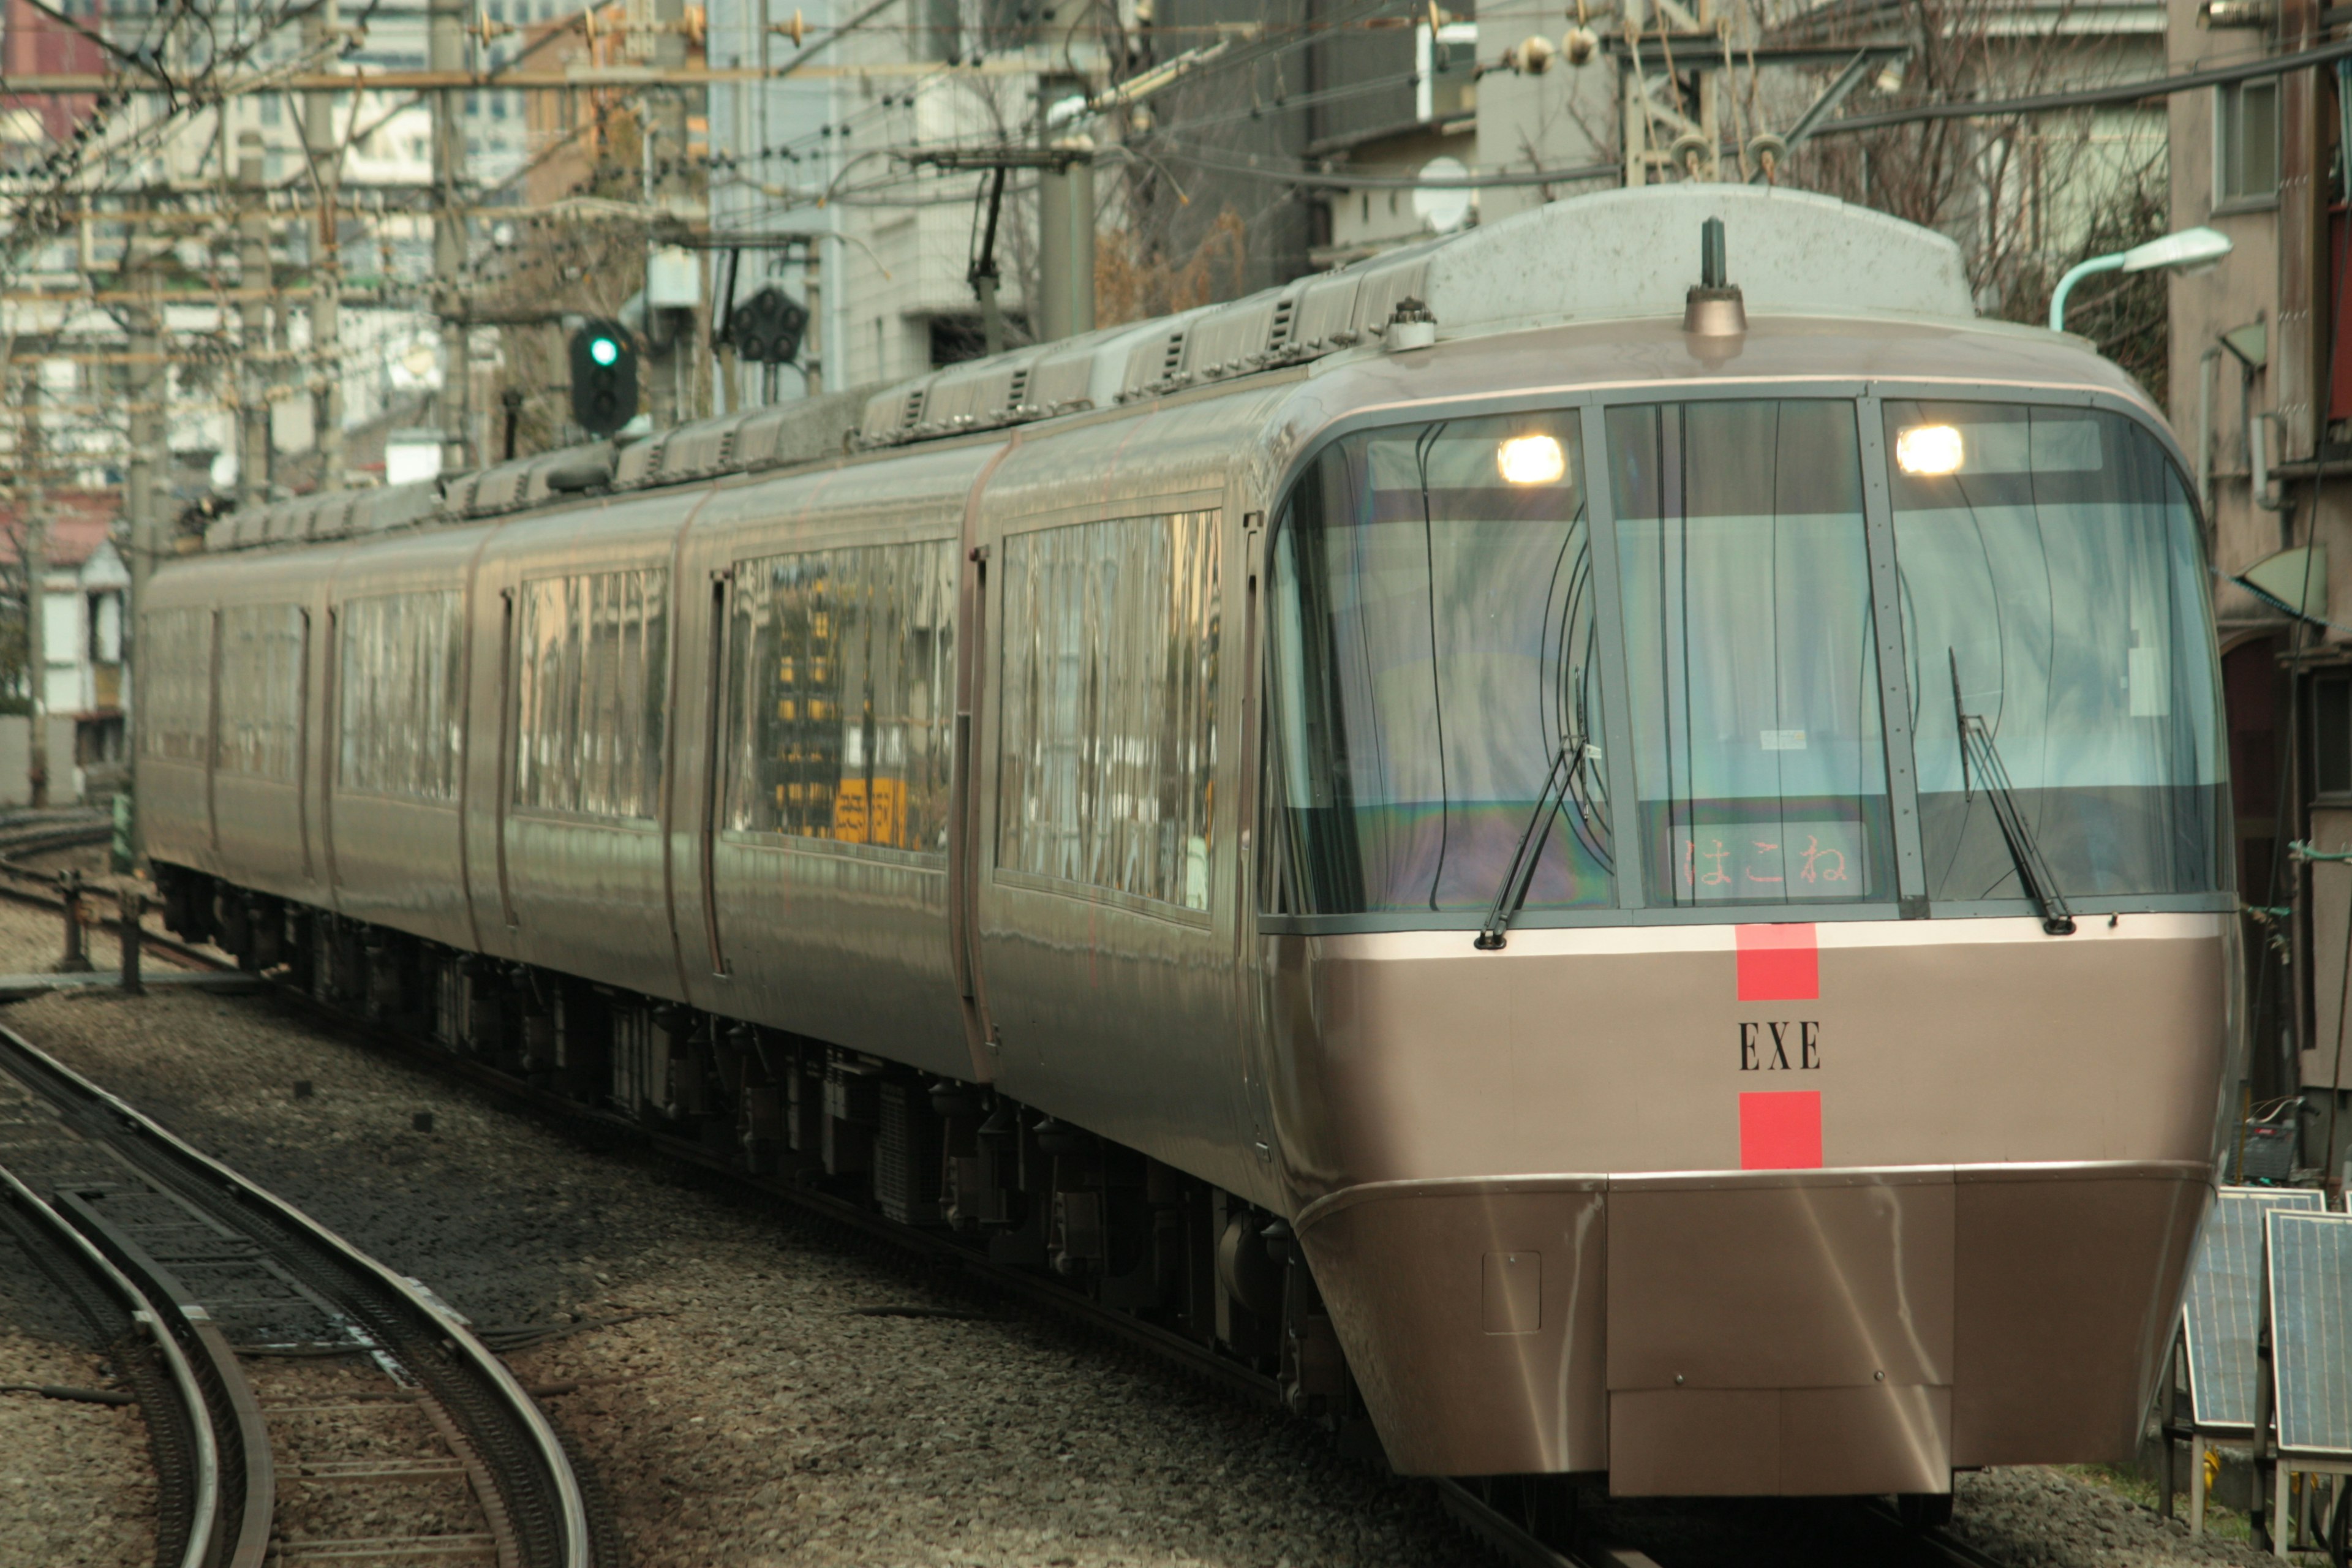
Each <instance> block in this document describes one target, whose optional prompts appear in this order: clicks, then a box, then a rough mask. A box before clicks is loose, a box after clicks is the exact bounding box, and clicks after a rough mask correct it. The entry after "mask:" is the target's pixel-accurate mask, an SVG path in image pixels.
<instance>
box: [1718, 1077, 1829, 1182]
mask: <svg viewBox="0 0 2352 1568" xmlns="http://www.w3.org/2000/svg"><path fill="white" fill-rule="evenodd" d="M1739 1168H1740V1169H1741V1170H1743V1171H1818V1170H1820V1169H1821V1168H1822V1096H1821V1091H1820V1090H1819V1089H1790V1090H1785V1091H1782V1092H1780V1093H1773V1094H1743V1095H1741V1096H1740V1097H1739Z"/></svg>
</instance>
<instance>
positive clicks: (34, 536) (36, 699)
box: [0, 363, 49, 806]
mask: <svg viewBox="0 0 2352 1568" xmlns="http://www.w3.org/2000/svg"><path fill="white" fill-rule="evenodd" d="M0 374H5V369H0ZM40 403H41V368H40V366H39V364H38V363H35V364H32V365H29V366H27V367H26V381H25V387H24V396H23V398H22V400H21V402H20V403H19V404H18V406H19V407H20V408H21V409H22V410H23V411H24V412H23V420H22V423H21V424H20V426H18V428H19V430H20V432H21V434H19V435H18V437H16V453H17V456H18V458H21V459H22V461H23V463H24V468H25V482H24V484H23V485H22V487H21V488H20V489H19V492H18V493H19V494H21V495H22V496H23V497H24V498H25V531H24V532H23V534H21V535H20V536H19V548H18V552H17V553H18V556H19V559H18V561H17V564H18V565H20V566H22V567H23V568H24V569H25V690H26V698H27V700H26V706H25V713H26V719H27V721H28V723H29V731H28V733H27V734H26V742H25V783H26V793H27V795H28V796H29V798H30V799H31V801H32V804H33V805H37V806H40V805H48V804H49V736H48V717H49V703H48V696H49V692H48V686H49V641H48V628H47V625H46V624H45V622H46V619H47V617H46V616H44V615H43V614H42V612H43V611H44V610H46V609H47V607H48V606H47V604H46V602H45V601H46V598H47V589H46V587H45V584H46V583H47V579H48V575H49V559H48V541H47V533H48V526H49V525H48V518H47V503H48V497H47V494H46V493H45V492H46V491H47V488H48V486H47V479H46V478H45V476H44V474H43V472H42V469H43V467H44V465H46V464H47V461H48V454H47V453H46V452H44V451H43V450H42V449H41V407H40Z"/></svg>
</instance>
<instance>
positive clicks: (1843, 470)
mask: <svg viewBox="0 0 2352 1568" xmlns="http://www.w3.org/2000/svg"><path fill="white" fill-rule="evenodd" d="M1608 430H1609V455H1608V460H1609V466H1610V474H1609V478H1610V486H1611V491H1610V493H1611V495H1612V499H1613V500H1614V501H1615V503H1616V510H1617V555H1618V576H1619V579H1620V582H1621V584H1622V592H1623V596H1624V606H1625V645H1626V646H1625V654H1626V670H1627V675H1628V678H1629V680H1630V684H1631V687H1632V697H1633V712H1632V715H1631V717H1632V720H1633V775H1634V783H1635V786H1636V789H1637V791H1638V793H1639V795H1640V797H1641V800H1640V808H1639V813H1638V816H1639V822H1640V827H1641V845H1642V851H1641V852H1642V859H1643V882H1644V886H1645V887H1646V889H1648V892H1649V896H1650V900H1651V901H1652V902H1653V903H1655V904H1664V905H1679V906H1685V907H1709V906H1723V905H1735V904H1743V905H1753V904H1802V903H1853V902H1861V901H1892V900H1893V899H1894V897H1895V886H1894V875H1893V864H1894V853H1893V851H1894V843H1893V837H1892V832H1891V826H1890V816H1889V812H1888V808H1887V787H1886V748H1885V739H1884V734H1883V726H1882V715H1881V709H1880V706H1879V703H1880V689H1879V676H1878V656H1877V651H1876V642H1875V638H1874V635H1873V616H1872V613H1871V598H1870V562H1869V555H1868V550H1867V545H1866V540H1865V535H1864V522H1863V502H1862V454H1861V447H1860V442H1859V440H1858V438H1857V433H1856V426H1855V419H1854V407H1853V404H1851V403H1846V402H1834V401H1826V400H1795V399H1788V400H1756V401H1744V402H1720V403H1689V404H1658V405H1645V406H1637V407H1627V408H1614V409H1611V410H1610V411H1609V415H1608Z"/></svg>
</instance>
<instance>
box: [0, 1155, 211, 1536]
mask: <svg viewBox="0 0 2352 1568" xmlns="http://www.w3.org/2000/svg"><path fill="white" fill-rule="evenodd" d="M0 1197H5V1198H6V1199H7V1200H8V1201H9V1202H11V1203H13V1204H14V1205H16V1208H17V1209H18V1210H19V1211H21V1212H22V1213H24V1214H25V1215H28V1216H30V1218H31V1219H32V1221H33V1223H34V1225H35V1226H37V1227H38V1228H39V1229H40V1231H41V1232H42V1233H43V1234H45V1235H46V1236H47V1237H48V1239H49V1241H50V1243H51V1244H52V1245H53V1246H54V1247H56V1248H57V1250H58V1251H59V1252H61V1253H63V1254H65V1255H66V1257H67V1258H68V1259H69V1260H71V1261H72V1262H73V1263H75V1264H77V1265H79V1267H80V1268H81V1270H82V1271H83V1272H84V1273H85V1274H87V1275H89V1277H90V1278H91V1279H95V1280H97V1281H98V1282H99V1283H100V1285H102V1286H103V1287H104V1289H106V1291H107V1293H108V1294H110V1295H111V1296H113V1297H114V1298H115V1299H116V1300H120V1301H121V1303H122V1304H123V1305H124V1307H125V1308H127V1309H128V1310H129V1311H130V1313H131V1321H132V1322H133V1323H135V1324H137V1325H138V1326H139V1327H140V1328H142V1329H143V1330H144V1331H146V1337H147V1340H148V1342H150V1343H151V1344H152V1345H153V1346H154V1347H155V1349H156V1352H157V1353H158V1354H160V1355H161V1356H162V1357H163V1365H164V1367H165V1368H166V1369H167V1370H168V1371H169V1372H170V1373H171V1374H172V1387H173V1391H174V1392H176V1393H177V1394H179V1396H180V1409H179V1415H180V1416H181V1417H182V1418H183V1419H184V1421H185V1422H186V1425H187V1437H188V1443H189V1447H193V1448H194V1450H195V1467H196V1474H195V1495H194V1500H193V1505H192V1507H191V1509H190V1510H189V1518H188V1540H187V1546H186V1548H185V1550H184V1551H183V1552H182V1553H181V1556H180V1568H206V1564H209V1563H212V1562H213V1561H214V1560H215V1559H214V1557H213V1534H214V1531H215V1526H216V1523H217V1521H218V1520H219V1517H220V1474H221V1466H220V1452H221V1451H220V1443H219V1438H218V1436H216V1435H215V1431H214V1427H213V1415H212V1410H211V1407H210V1406H209V1405H207V1404H206V1402H205V1396H204V1392H203V1390H202V1389H201V1388H199V1387H198V1386H197V1384H196V1374H195V1369H194V1367H193V1366H192V1365H190V1363H189V1362H188V1357H187V1354H186V1352H184V1351H183V1350H182V1349H181V1348H180V1344H179V1342H178V1340H177V1339H175V1338H174V1337H173V1334H172V1332H171V1331H169V1330H168V1329H166V1328H165V1327H164V1324H163V1317H162V1315H161V1314H159V1313H158V1312H157V1311H156V1310H155V1309H154V1307H153V1306H152V1304H151V1303H150V1302H149V1301H148V1300H147V1297H146V1295H145V1293H144V1292H142V1290H141V1289H139V1287H138V1286H136V1285H134V1284H132V1283H131V1280H130V1279H128V1278H127V1277H125V1276H124V1274H123V1272H122V1271H121V1269H119V1268H116V1267H115V1266H114V1265H113V1264H112V1263H111V1262H110V1261H109V1260H108V1259H107V1258H106V1256H105V1255H104V1254H103V1253H101V1252H100V1251H99V1250H98V1248H97V1247H94V1246H92V1245H91V1243H90V1241H89V1237H85V1236H83V1235H82V1234H81V1232H79V1230H76V1229H75V1228H74V1227H73V1226H70V1225H68V1224H67V1223H66V1220H65V1217H64V1216H63V1215H60V1214H58V1211H57V1210H55V1209H53V1208H51V1207H50V1206H49V1205H47V1204H46V1203H44V1202H42V1201H41V1199H40V1197H39V1196H38V1195H37V1194H35V1193H34V1191H33V1190H32V1189H31V1188H30V1187H28V1186H26V1184H24V1183H23V1182H21V1181H19V1180H17V1178H16V1173H15V1172H13V1171H11V1170H9V1169H7V1168H6V1167H5V1166H0ZM139 1414H140V1417H141V1419H142V1420H143V1421H145V1422H146V1424H147V1434H148V1442H149V1443H150V1444H151V1445H152V1444H159V1443H164V1442H168V1441H172V1440H173V1439H172V1438H171V1437H169V1436H167V1435H166V1434H165V1433H163V1431H161V1430H159V1429H158V1426H157V1423H158V1422H159V1421H160V1420H163V1419H164V1418H166V1413H164V1412H162V1411H153V1410H150V1409H148V1408H147V1407H146V1405H145V1403H144V1402H143V1401H142V1404H141V1405H140V1411H139ZM163 1492H164V1489H163V1487H161V1486H158V1487H157V1489H156V1501H157V1504H158V1506H159V1507H160V1506H162V1503H163ZM157 1532H158V1533H159V1534H161V1533H163V1527H162V1522H161V1521H158V1524H157Z"/></svg>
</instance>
